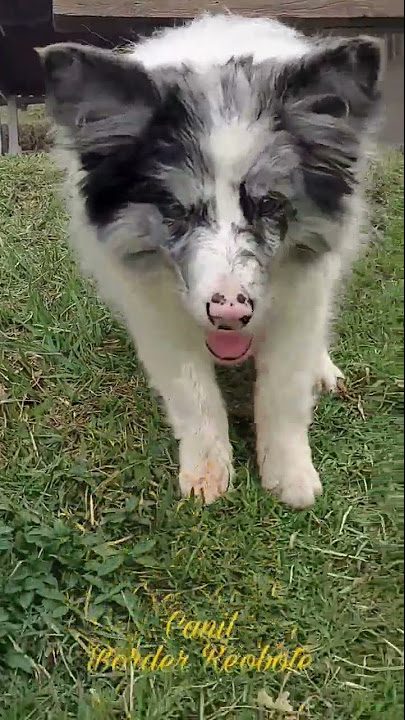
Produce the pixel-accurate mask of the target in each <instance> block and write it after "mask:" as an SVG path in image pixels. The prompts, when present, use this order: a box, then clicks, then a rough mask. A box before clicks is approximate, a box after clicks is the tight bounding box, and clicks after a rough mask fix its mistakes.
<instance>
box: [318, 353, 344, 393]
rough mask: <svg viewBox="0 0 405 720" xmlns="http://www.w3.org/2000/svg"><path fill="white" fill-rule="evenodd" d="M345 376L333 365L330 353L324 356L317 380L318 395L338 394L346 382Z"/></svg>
mask: <svg viewBox="0 0 405 720" xmlns="http://www.w3.org/2000/svg"><path fill="white" fill-rule="evenodd" d="M344 377H345V376H344V375H343V373H342V372H341V370H339V368H338V367H337V366H336V365H334V364H333V362H332V360H331V357H330V355H329V353H327V352H325V353H324V354H323V355H322V361H321V366H320V368H319V371H318V374H317V378H316V390H317V392H318V393H321V392H327V393H337V392H339V389H340V387H341V385H342V383H343V382H344Z"/></svg>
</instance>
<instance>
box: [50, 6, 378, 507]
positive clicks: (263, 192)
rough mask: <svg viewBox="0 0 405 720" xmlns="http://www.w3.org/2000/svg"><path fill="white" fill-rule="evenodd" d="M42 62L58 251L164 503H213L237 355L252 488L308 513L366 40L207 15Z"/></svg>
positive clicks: (228, 467)
mask: <svg viewBox="0 0 405 720" xmlns="http://www.w3.org/2000/svg"><path fill="white" fill-rule="evenodd" d="M39 53H40V55H41V59H42V64H43V67H44V73H45V77H46V87H47V104H48V108H49V112H50V114H51V115H52V116H53V118H54V120H55V124H56V129H57V132H56V138H57V147H58V153H57V154H58V157H59V161H60V163H61V165H62V167H63V168H64V169H65V170H66V181H65V188H66V197H67V201H68V204H69V210H70V215H71V218H72V221H71V228H70V236H71V241H72V245H73V247H74V249H75V251H76V253H77V254H78V256H79V259H80V263H81V266H82V268H83V270H84V271H85V272H87V273H90V274H91V276H93V278H94V279H95V280H96V282H97V286H98V288H99V292H100V295H101V296H102V297H103V298H104V300H105V301H106V302H107V303H109V305H110V306H111V307H113V308H114V309H116V310H117V311H118V312H119V313H120V315H122V316H123V317H124V319H125V322H126V326H127V328H128V330H129V332H130V333H131V335H132V337H133V340H134V343H135V345H136V348H137V352H138V355H139V358H140V360H141V361H142V363H143V365H144V367H145V369H146V371H147V373H148V375H149V378H150V382H151V384H152V386H153V387H154V388H155V389H156V390H157V391H158V393H159V394H160V395H161V396H162V398H163V399H164V402H165V406H166V410H167V415H168V419H169V421H170V423H171V425H172V427H173V430H174V433H175V435H176V437H177V438H178V440H179V444H180V448H179V454H180V488H181V492H182V493H183V495H190V494H193V493H194V494H196V495H202V496H203V498H204V500H205V502H207V503H211V502H213V501H214V500H215V499H216V498H218V497H219V496H220V495H222V494H223V493H225V491H226V490H227V487H228V485H229V483H230V480H231V477H232V451H231V447H230V443H229V437H228V418H227V413H226V410H225V403H224V402H223V399H222V397H221V393H220V390H219V388H218V385H217V383H216V375H215V367H214V366H215V363H220V364H223V365H237V364H240V363H242V362H243V361H245V360H246V359H247V358H248V357H253V358H254V362H255V367H256V383H255V407H254V412H255V424H256V433H257V460H258V465H259V469H260V473H261V480H262V484H263V486H264V487H265V488H266V489H267V490H269V491H270V492H272V493H274V494H275V495H276V496H277V497H278V498H279V499H280V500H281V501H282V502H285V503H287V504H288V505H290V506H292V507H295V508H304V507H306V506H310V505H311V504H313V502H314V500H315V496H316V495H318V494H320V493H321V492H322V486H321V482H320V479H319V476H318V473H317V471H316V470H315V468H314V466H313V463H312V457H311V450H310V446H309V442H308V428H309V425H310V423H311V419H312V408H313V404H314V392H313V391H314V387H316V385H317V383H318V381H322V382H323V384H324V385H326V386H327V387H328V388H329V389H331V390H332V389H333V388H334V387H336V384H337V378H339V377H341V374H340V372H339V370H338V369H337V368H336V367H335V366H334V365H333V363H332V361H331V359H330V357H329V353H328V336H329V333H330V320H331V315H332V311H333V306H334V304H335V303H336V296H337V291H338V289H339V285H340V281H341V279H342V278H343V277H344V275H345V274H346V272H347V271H348V268H349V266H350V264H351V263H352V261H353V259H354V258H355V257H356V250H357V249H358V248H359V247H360V244H361V242H360V238H361V232H360V230H361V225H362V223H363V220H364V209H363V207H364V206H363V200H362V191H361V186H362V178H363V177H364V174H365V171H366V167H367V156H368V152H369V148H370V142H373V138H374V126H375V122H374V118H375V115H376V110H377V107H378V100H379V85H380V79H381V78H380V76H381V64H382V61H381V49H380V46H379V43H378V42H377V41H376V40H374V39H371V38H367V37H366V38H362V37H360V38H345V39H342V38H340V39H336V38H327V39H320V38H315V39H310V38H307V37H305V36H304V35H301V34H300V33H298V32H296V31H295V30H293V29H291V28H289V27H286V26H284V25H283V24H281V23H279V22H277V21H274V20H267V19H248V18H241V17H238V16H233V15H229V16H228V15H227V16H222V15H214V16H210V15H204V16H203V17H201V18H198V19H196V20H194V21H193V22H191V23H189V24H187V25H185V26H182V27H178V28H174V29H173V28H172V29H165V30H164V31H163V32H159V33H158V34H156V35H154V36H153V37H151V38H147V39H144V40H142V41H141V42H139V44H136V45H135V46H130V47H129V48H126V49H125V50H117V51H103V50H99V49H96V48H93V47H89V46H82V45H78V44H70V43H68V44H64V43H62V44H57V45H52V46H50V47H47V48H45V49H42V50H39Z"/></svg>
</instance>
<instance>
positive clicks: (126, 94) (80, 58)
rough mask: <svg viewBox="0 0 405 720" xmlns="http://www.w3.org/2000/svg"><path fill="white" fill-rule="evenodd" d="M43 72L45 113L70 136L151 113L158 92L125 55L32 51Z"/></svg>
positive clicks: (72, 48) (78, 49) (80, 49)
mask: <svg viewBox="0 0 405 720" xmlns="http://www.w3.org/2000/svg"><path fill="white" fill-rule="evenodd" d="M37 52H38V54H39V56H40V58H41V62H42V66H43V69H44V72H45V86H46V95H47V108H48V111H49V113H50V114H51V115H52V116H53V118H54V119H55V121H56V123H57V124H59V125H62V126H63V127H65V128H68V130H70V132H71V134H73V135H74V134H75V132H76V131H77V130H78V129H80V128H82V127H83V126H84V125H87V124H89V123H92V122H94V121H100V120H107V119H108V118H112V117H113V116H119V115H123V114H125V113H127V112H128V111H130V110H133V109H135V108H138V109H139V110H141V111H142V110H143V111H145V110H146V111H147V110H151V111H152V110H153V109H154V108H155V107H156V105H157V104H158V102H159V94H158V91H157V89H156V87H155V85H154V83H153V81H152V80H151V78H150V77H149V76H148V75H147V73H146V72H145V70H144V69H143V68H142V67H141V66H140V65H139V64H137V63H136V62H134V61H132V60H131V59H130V58H129V57H128V56H127V55H125V54H123V53H118V52H112V51H110V50H100V49H98V48H95V47H90V46H85V45H79V44H75V43H59V44H56V45H49V46H48V47H45V48H37Z"/></svg>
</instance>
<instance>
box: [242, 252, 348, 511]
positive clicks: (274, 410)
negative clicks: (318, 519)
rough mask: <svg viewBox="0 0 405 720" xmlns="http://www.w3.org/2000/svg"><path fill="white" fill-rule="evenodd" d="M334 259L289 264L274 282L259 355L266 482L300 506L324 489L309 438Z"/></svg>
mask: <svg viewBox="0 0 405 720" xmlns="http://www.w3.org/2000/svg"><path fill="white" fill-rule="evenodd" d="M332 269H333V268H332V267H331V262H330V261H329V260H326V259H325V260H323V261H321V260H320V261H318V263H317V264H315V265H314V266H312V267H302V266H299V265H294V264H293V263H291V264H289V265H288V266H285V267H284V268H282V269H281V270H280V272H279V274H278V277H277V278H275V282H274V285H273V291H274V295H273V297H274V301H273V308H272V312H271V319H270V324H269V326H268V328H267V335H266V338H265V340H264V342H263V344H262V346H261V348H260V349H259V352H258V356H257V381H256V393H255V422H256V429H257V453H258V463H259V468H260V472H261V478H262V483H263V486H264V487H265V488H266V489H268V490H270V491H271V492H273V493H274V494H275V495H277V496H278V497H279V498H280V500H281V501H282V502H285V503H287V504H288V505H291V506H292V507H295V508H304V507H307V506H310V505H312V504H313V503H314V501H315V496H316V495H318V494H320V493H321V492H322V486H321V482H320V479H319V476H318V473H317V471H316V470H315V468H314V466H313V463H312V457H311V450H310V446H309V441H308V428H309V425H310V422H311V418H312V407H313V402H314V399H313V398H314V394H313V387H314V380H315V378H316V375H317V373H318V369H319V358H320V357H321V356H322V354H323V353H324V352H325V350H324V348H325V342H326V335H327V324H328V308H329V304H330V298H331V292H332V286H333V280H332V277H333V275H334V274H335V273H333V272H332Z"/></svg>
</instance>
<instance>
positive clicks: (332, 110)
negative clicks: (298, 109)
mask: <svg viewBox="0 0 405 720" xmlns="http://www.w3.org/2000/svg"><path fill="white" fill-rule="evenodd" d="M382 60H383V55H382V44H381V43H380V41H379V40H377V39H375V38H369V37H359V38H343V39H342V38H340V39H330V40H328V41H322V43H321V44H320V46H319V48H318V49H317V50H316V51H315V52H314V53H312V54H310V55H308V56H306V57H304V58H303V59H302V60H300V61H299V62H297V63H294V62H292V63H290V64H288V65H286V66H285V68H284V69H283V71H282V73H281V74H280V76H279V77H278V79H277V81H276V88H277V91H278V94H279V97H280V98H281V99H282V100H283V102H284V103H287V104H290V103H291V104H295V103H297V102H299V103H300V104H301V105H302V109H304V107H303V106H304V105H306V107H307V109H308V111H309V112H313V113H315V114H325V115H331V116H333V117H341V116H343V115H346V116H347V117H349V118H350V117H352V118H353V119H363V120H366V119H367V118H368V117H369V116H370V115H371V114H372V113H373V110H374V107H375V105H376V104H377V102H378V100H379V97H380V93H379V85H380V79H381V75H382Z"/></svg>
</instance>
